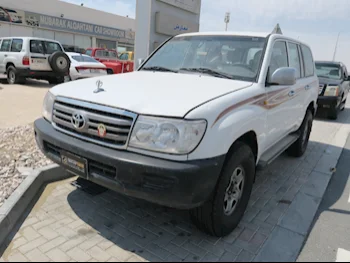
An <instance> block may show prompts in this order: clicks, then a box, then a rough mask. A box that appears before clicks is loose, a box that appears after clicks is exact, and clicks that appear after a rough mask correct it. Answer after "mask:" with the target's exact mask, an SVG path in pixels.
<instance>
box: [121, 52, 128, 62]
mask: <svg viewBox="0 0 350 263" xmlns="http://www.w3.org/2000/svg"><path fill="white" fill-rule="evenodd" d="M120 59H121V60H128V59H129V56H128V54H127V53H125V54H123V55H121V56H120Z"/></svg>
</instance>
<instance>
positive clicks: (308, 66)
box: [301, 45, 315, 77]
mask: <svg viewBox="0 0 350 263" xmlns="http://www.w3.org/2000/svg"><path fill="white" fill-rule="evenodd" d="M301 52H302V54H303V58H304V67H305V77H311V76H313V75H314V73H315V63H314V60H313V58H312V53H311V50H310V48H308V47H307V46H304V45H302V46H301Z"/></svg>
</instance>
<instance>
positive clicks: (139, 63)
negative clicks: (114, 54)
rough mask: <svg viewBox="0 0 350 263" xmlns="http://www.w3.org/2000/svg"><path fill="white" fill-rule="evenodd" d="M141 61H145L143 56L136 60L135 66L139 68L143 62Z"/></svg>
mask: <svg viewBox="0 0 350 263" xmlns="http://www.w3.org/2000/svg"><path fill="white" fill-rule="evenodd" d="M143 62H145V59H144V58H139V59H138V60H137V68H139V67H140V66H141V65H142V64H143Z"/></svg>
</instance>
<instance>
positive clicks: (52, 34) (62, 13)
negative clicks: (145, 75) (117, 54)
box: [0, 0, 136, 52]
mask: <svg viewBox="0 0 350 263" xmlns="http://www.w3.org/2000/svg"><path fill="white" fill-rule="evenodd" d="M135 26H136V25H135V20H134V19H131V18H128V17H122V16H118V15H115V14H111V13H106V12H102V11H99V10H95V9H91V8H87V7H84V6H78V5H74V4H70V3H66V2H63V1H59V0H1V3H0V37H8V36H33V37H42V38H48V39H54V40H58V41H59V42H61V44H62V45H63V46H64V48H65V49H66V51H75V52H84V50H85V49H86V48H88V47H103V48H108V49H117V48H118V51H133V50H134V42H135Z"/></svg>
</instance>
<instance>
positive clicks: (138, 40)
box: [135, 0, 201, 68]
mask: <svg viewBox="0 0 350 263" xmlns="http://www.w3.org/2000/svg"><path fill="white" fill-rule="evenodd" d="M181 1H182V3H183V4H184V3H185V4H186V2H185V1H188V0H181ZM181 1H179V0H176V1H175V0H167V2H169V3H173V4H175V5H176V4H179V3H181ZM192 1H193V0H192ZM194 1H196V2H197V7H198V8H197V9H199V10H197V12H196V13H194V12H189V11H186V10H183V9H180V8H178V7H176V6H174V5H170V4H167V3H164V2H162V1H159V0H136V30H135V31H136V37H135V61H136V62H137V61H138V59H140V58H146V57H147V56H148V55H150V54H151V53H152V52H153V50H154V49H155V46H156V45H157V44H158V45H160V44H162V43H163V42H164V41H166V40H167V39H168V38H169V37H171V36H172V35H176V34H181V33H186V32H197V31H199V20H200V6H201V1H200V0H194ZM157 13H159V14H162V17H163V18H164V17H166V16H167V15H168V17H169V19H168V20H166V19H163V22H164V23H170V24H171V25H167V26H165V27H163V29H164V31H163V30H162V32H165V31H169V34H168V35H166V34H160V33H157V32H156V14H157ZM170 18H171V19H170ZM177 23H179V24H180V25H184V26H185V27H188V29H189V31H185V32H175V31H174V30H171V28H174V27H175V26H176V24H177ZM169 29H170V30H169ZM137 66H138V65H137V63H135V68H136V67H137Z"/></svg>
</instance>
